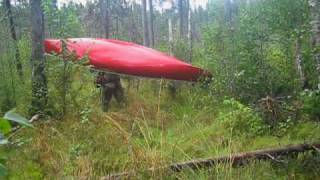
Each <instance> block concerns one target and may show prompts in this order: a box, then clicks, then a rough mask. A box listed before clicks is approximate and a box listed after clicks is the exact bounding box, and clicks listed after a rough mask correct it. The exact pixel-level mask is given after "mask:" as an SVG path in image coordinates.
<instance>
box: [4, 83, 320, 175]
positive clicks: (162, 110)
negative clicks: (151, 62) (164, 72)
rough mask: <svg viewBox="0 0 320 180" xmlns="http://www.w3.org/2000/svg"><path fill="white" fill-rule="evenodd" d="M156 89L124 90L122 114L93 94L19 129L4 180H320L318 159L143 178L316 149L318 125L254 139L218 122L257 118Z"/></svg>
mask: <svg viewBox="0 0 320 180" xmlns="http://www.w3.org/2000/svg"><path fill="white" fill-rule="evenodd" d="M162 84H163V85H162V88H160V89H159V88H156V90H153V88H151V87H152V82H150V81H144V82H143V83H141V85H140V89H139V91H137V90H136V89H135V88H133V87H131V88H130V90H129V92H127V93H128V97H129V98H128V104H127V106H126V107H124V108H122V109H121V108H118V107H117V105H116V103H113V106H114V107H113V108H112V109H111V110H110V112H108V113H102V112H101V111H100V109H99V99H98V96H99V93H98V92H97V91H95V90H92V92H93V95H92V97H91V98H92V99H91V100H89V101H88V102H90V103H88V104H90V106H88V107H86V108H82V109H80V110H79V109H76V107H70V109H69V114H68V115H67V116H65V117H64V118H62V119H59V120H58V119H50V120H48V121H42V122H37V123H36V125H35V126H36V128H35V129H24V130H23V131H21V132H20V133H19V134H18V135H17V136H16V137H15V138H14V141H15V142H17V144H16V145H15V146H12V147H7V148H6V149H2V150H1V153H2V154H6V156H7V158H8V160H7V164H6V165H7V167H8V170H9V172H8V179H78V178H79V177H82V178H83V179H98V178H99V177H101V176H105V175H107V174H112V173H118V172H123V171H135V172H136V175H137V176H136V177H134V178H133V179H149V178H152V179H319V178H320V155H319V153H318V154H316V156H312V155H311V154H308V153H306V154H301V155H299V156H298V157H287V158H286V159H284V162H283V163H276V162H270V161H261V162H251V163H249V164H248V165H247V166H244V167H239V168H231V167H230V165H228V164H221V165H219V166H217V167H215V168H211V169H207V170H201V171H189V170H186V171H183V172H180V173H170V172H154V173H150V172H149V173H145V172H143V170H144V169H147V168H151V167H160V166H163V165H167V164H170V163H173V162H180V161H185V160H190V159H194V158H205V157H213V156H220V155H229V154H230V153H235V152H241V151H247V150H255V149H260V148H269V147H280V146H283V145H287V144H294V143H302V142H312V141H318V142H319V141H320V133H319V132H320V124H319V123H313V122H310V121H303V120H302V121H300V122H297V123H295V125H294V126H290V127H288V128H286V129H285V130H284V132H283V133H282V134H281V136H279V135H274V134H275V133H271V132H270V131H268V129H267V128H265V129H264V133H259V134H255V133H252V132H251V129H250V128H249V129H248V128H247V127H238V126H235V125H234V124H232V123H231V125H230V124H228V123H227V125H226V123H225V122H224V120H223V118H231V119H232V118H234V119H237V118H242V119H243V120H244V121H246V120H248V118H256V115H255V114H254V113H253V112H252V111H251V110H250V109H249V108H247V107H242V106H241V107H239V109H238V111H233V110H230V108H228V107H225V106H223V105H222V104H223V101H222V98H214V97H210V96H209V95H207V93H206V91H205V90H201V88H197V87H192V86H186V87H184V88H183V89H184V90H183V91H182V92H180V93H179V94H178V95H177V97H176V98H175V99H171V98H170V96H169V95H168V92H167V90H166V88H165V84H166V82H163V83H162ZM82 107H83V106H82ZM230 111H232V112H231V113H230ZM239 112H240V113H239ZM228 113H229V116H224V115H225V114H228ZM243 114H244V115H243ZM235 121H236V120H235ZM254 127H256V126H254ZM236 128H243V129H242V130H241V131H238V130H237V129H236ZM247 130H248V132H247Z"/></svg>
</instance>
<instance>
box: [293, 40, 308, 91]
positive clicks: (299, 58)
mask: <svg viewBox="0 0 320 180" xmlns="http://www.w3.org/2000/svg"><path fill="white" fill-rule="evenodd" d="M299 36H300V35H298V37H297V40H296V57H295V66H296V70H297V73H298V75H299V80H300V85H301V87H302V88H304V87H305V86H306V78H305V75H304V72H303V68H302V54H301V39H300V37H299Z"/></svg>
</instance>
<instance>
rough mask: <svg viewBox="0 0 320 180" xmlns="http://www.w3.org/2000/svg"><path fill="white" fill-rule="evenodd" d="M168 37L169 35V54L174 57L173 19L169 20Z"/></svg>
mask: <svg viewBox="0 0 320 180" xmlns="http://www.w3.org/2000/svg"><path fill="white" fill-rule="evenodd" d="M168 33H169V34H168V35H169V54H170V55H173V29H172V19H171V17H169V18H168Z"/></svg>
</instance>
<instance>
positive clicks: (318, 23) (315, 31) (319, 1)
mask: <svg viewBox="0 0 320 180" xmlns="http://www.w3.org/2000/svg"><path fill="white" fill-rule="evenodd" d="M309 5H310V9H311V22H310V24H311V28H312V29H311V31H312V46H313V58H314V61H315V64H316V71H317V73H318V88H319V89H320V0H309Z"/></svg>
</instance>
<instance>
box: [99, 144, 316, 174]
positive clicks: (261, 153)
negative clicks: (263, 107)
mask: <svg viewBox="0 0 320 180" xmlns="http://www.w3.org/2000/svg"><path fill="white" fill-rule="evenodd" d="M310 150H315V151H318V152H319V151H320V143H312V144H297V145H289V146H286V147H281V148H271V149H262V150H256V151H249V152H243V153H237V154H232V155H229V156H221V157H213V158H207V159H195V160H191V161H186V162H181V163H175V164H171V165H169V166H166V167H160V168H156V169H155V168H149V169H147V170H146V171H150V172H152V171H153V172H154V171H157V170H171V171H173V172H180V171H182V170H184V169H192V170H199V169H201V168H208V167H212V166H215V165H217V164H220V163H230V164H231V165H232V166H234V167H235V166H242V165H244V164H246V162H248V161H249V160H267V159H271V160H273V161H277V162H279V161H278V160H277V157H280V156H285V155H289V154H294V153H302V152H306V151H310ZM134 174H136V173H135V172H134V171H130V172H123V173H119V174H111V175H108V176H105V177H102V178H101V179H121V178H123V177H128V176H132V175H134Z"/></svg>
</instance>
